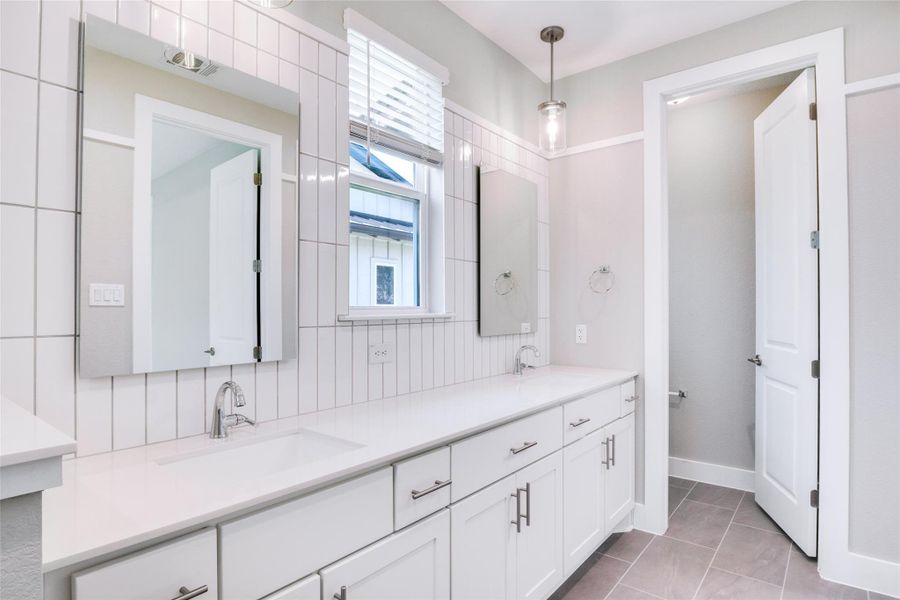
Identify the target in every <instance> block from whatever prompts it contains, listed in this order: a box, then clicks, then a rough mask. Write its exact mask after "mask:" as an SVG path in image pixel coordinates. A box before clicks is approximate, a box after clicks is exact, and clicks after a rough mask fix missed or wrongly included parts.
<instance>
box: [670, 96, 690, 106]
mask: <svg viewBox="0 0 900 600" xmlns="http://www.w3.org/2000/svg"><path fill="white" fill-rule="evenodd" d="M690 99H691V97H690V96H681V97H680V98H672V99H671V100H669V101H668V102H666V104H668V105H669V106H678V105H679V104H681V103H682V102H687V101H688V100H690Z"/></svg>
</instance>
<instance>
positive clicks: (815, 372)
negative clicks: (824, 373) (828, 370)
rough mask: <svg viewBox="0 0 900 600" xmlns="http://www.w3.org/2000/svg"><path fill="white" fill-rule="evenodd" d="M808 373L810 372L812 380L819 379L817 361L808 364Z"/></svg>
mask: <svg viewBox="0 0 900 600" xmlns="http://www.w3.org/2000/svg"><path fill="white" fill-rule="evenodd" d="M809 371H810V375H812V376H813V378H815V379H818V378H819V359H816V360H814V361H812V362H811V363H809Z"/></svg>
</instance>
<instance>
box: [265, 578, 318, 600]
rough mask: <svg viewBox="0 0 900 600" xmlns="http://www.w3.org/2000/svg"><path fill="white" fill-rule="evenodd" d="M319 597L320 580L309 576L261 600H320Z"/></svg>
mask: <svg viewBox="0 0 900 600" xmlns="http://www.w3.org/2000/svg"><path fill="white" fill-rule="evenodd" d="M321 597H322V578H321V577H319V576H318V575H310V576H309V577H306V578H304V579H301V580H300V581H298V582H297V583H294V584H291V585H289V586H287V587H286V588H284V589H281V590H278V591H277V592H275V593H274V594H269V595H268V596H266V597H265V598H263V599H262V600H320V598H321Z"/></svg>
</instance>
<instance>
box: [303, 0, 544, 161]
mask: <svg viewBox="0 0 900 600" xmlns="http://www.w3.org/2000/svg"><path fill="white" fill-rule="evenodd" d="M345 8H352V9H353V10H355V11H357V12H358V13H360V14H362V15H363V16H365V17H366V18H368V19H371V20H372V21H374V22H375V23H377V24H378V25H380V26H381V27H383V28H385V29H387V30H388V31H390V32H391V33H393V34H394V35H396V36H397V37H399V38H400V39H402V40H403V41H405V42H407V43H408V44H411V45H412V46H415V47H416V48H417V49H419V50H421V51H422V52H424V53H425V54H427V55H428V56H430V57H431V58H433V59H434V60H436V61H438V62H439V63H441V64H442V65H444V66H445V67H447V69H449V70H450V83H449V84H448V85H446V86H445V87H444V97H445V98H447V99H449V100H452V101H453V102H456V103H457V104H459V105H460V106H462V107H464V108H467V109H469V110H471V111H473V112H474V113H475V114H477V115H479V116H480V117H482V118H484V119H487V120H488V121H490V122H492V123H495V124H497V125H499V126H500V127H503V128H504V129H506V130H507V131H509V132H511V133H514V134H516V135H518V136H519V137H522V138H525V139H526V140H529V141H532V142H534V143H537V125H538V118H537V105H538V103H540V102H541V101H542V100H546V98H544V96H545V95H546V94H547V93H548V86H547V85H546V84H544V83H543V82H542V81H541V80H540V79H538V78H537V76H536V75H535V74H534V73H532V72H531V71H529V70H528V69H527V68H526V67H525V66H524V65H523V64H522V63H520V62H519V61H518V60H516V59H515V58H513V57H512V56H511V55H510V54H508V53H507V52H506V51H505V50H503V49H502V48H500V47H499V46H497V45H496V44H494V43H493V42H492V41H490V40H489V39H488V38H486V37H485V36H483V35H482V34H481V33H479V32H478V31H477V30H476V29H475V28H473V27H472V26H471V25H469V24H468V23H466V22H465V21H463V20H462V19H461V18H460V17H458V16H457V15H456V14H455V13H454V12H453V11H451V10H450V9H449V8H447V7H446V6H444V5H443V4H441V3H440V2H436V1H434V0H428V1H417V2H409V1H391V0H386V1H366V2H345V1H340V0H333V1H332V0H328V1H322V0H313V1H310V0H304V1H303V2H294V3H292V4H291V5H290V6H289V7H288V8H287V10H290V11H291V12H293V13H294V14H296V15H298V16H299V17H301V18H302V19H304V20H306V21H308V22H310V23H312V24H313V25H316V26H317V27H321V28H322V29H324V30H325V31H328V32H329V33H332V34H334V35H336V36H337V37H339V38H341V39H346V37H347V33H346V31H345V30H344V26H343V15H344V9H345ZM535 35H537V32H535Z"/></svg>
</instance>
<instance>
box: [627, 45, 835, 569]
mask: <svg viewBox="0 0 900 600" xmlns="http://www.w3.org/2000/svg"><path fill="white" fill-rule="evenodd" d="M808 67H815V68H816V92H817V99H816V102H817V106H818V115H817V117H818V118H817V132H818V157H817V163H818V173H819V207H820V210H819V232H820V235H821V238H822V239H827V240H828V243H827V244H822V246H821V247H820V249H819V263H820V269H819V285H820V289H821V294H820V303H819V315H820V331H819V340H820V344H819V346H820V347H819V359H820V361H821V364H822V365H827V367H826V368H823V369H822V370H821V373H820V378H819V383H820V401H821V407H822V410H821V411H820V414H819V430H820V435H821V438H822V439H827V440H828V443H827V444H823V445H822V446H821V447H820V449H819V464H820V470H819V489H820V494H819V511H818V512H819V530H818V541H817V554H818V558H819V561H818V568H819V570H820V572H821V574H822V576H823V577H825V578H829V579H836V580H847V576H846V571H847V566H846V565H847V561H848V560H851V559H852V558H853V553H852V552H850V550H849V538H848V533H847V532H848V521H849V511H848V503H847V498H848V490H849V463H848V452H849V447H850V445H849V427H848V422H849V409H850V406H849V390H850V385H849V384H850V381H849V375H850V368H849V367H850V358H849V352H850V350H849V289H850V285H849V271H848V265H849V234H848V206H847V164H846V155H847V147H846V105H845V102H844V40H843V31H842V30H840V29H835V30H832V31H828V32H824V33H820V34H815V35H811V36H808V37H805V38H801V39H797V40H794V41H791V42H785V43H783V44H778V45H775V46H770V47H768V48H764V49H761V50H756V51H753V52H749V53H746V54H742V55H738V56H735V57H732V58H728V59H724V60H721V61H718V62H715V63H710V64H707V65H703V66H700V67H696V68H692V69H688V70H686V71H681V72H678V73H674V74H671V75H666V76H663V77H660V78H658V79H654V80H650V81H646V82H645V83H644V236H643V238H644V376H645V382H644V390H645V394H644V396H645V404H644V414H643V423H642V425H643V431H640V432H639V439H641V440H643V441H642V443H640V446H641V448H639V450H640V449H643V451H644V454H643V457H642V458H643V461H642V464H641V465H640V467H642V468H640V467H639V471H638V477H640V478H641V479H642V480H643V483H644V490H643V491H644V494H643V498H642V500H643V502H641V503H640V504H639V505H638V506H636V508H635V518H634V524H635V527H636V528H638V529H642V530H645V531H649V532H652V533H658V534H662V533H663V532H665V531H666V530H667V528H668V514H667V509H668V459H669V440H668V437H669V406H668V404H669V402H668V392H669V390H670V389H671V388H670V385H669V377H668V375H669V372H668V371H669V369H668V367H669V314H668V312H669V311H668V303H669V277H668V259H669V257H668V245H669V243H668V187H667V172H666V164H667V149H666V147H665V133H664V132H665V130H666V101H667V100H670V99H672V98H674V97H677V96H680V95H683V94H698V93H702V92H704V91H708V90H711V89H715V88H720V87H722V86H725V85H729V84H739V83H746V82H749V81H756V80H759V79H763V78H765V77H769V76H773V75H778V74H782V73H787V72H791V71H797V70H800V69H806V68H808Z"/></svg>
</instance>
